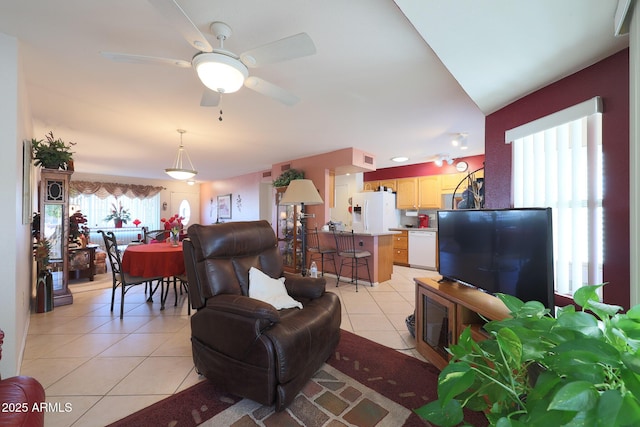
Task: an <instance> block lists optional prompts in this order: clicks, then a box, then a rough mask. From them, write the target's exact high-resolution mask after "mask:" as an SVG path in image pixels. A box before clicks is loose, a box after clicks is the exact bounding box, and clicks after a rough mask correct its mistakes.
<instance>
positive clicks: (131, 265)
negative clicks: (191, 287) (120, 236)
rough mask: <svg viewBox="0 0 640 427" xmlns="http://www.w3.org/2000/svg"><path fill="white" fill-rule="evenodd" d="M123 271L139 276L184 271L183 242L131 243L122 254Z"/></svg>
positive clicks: (163, 275) (168, 274)
mask: <svg viewBox="0 0 640 427" xmlns="http://www.w3.org/2000/svg"><path fill="white" fill-rule="evenodd" d="M122 271H124V272H125V273H129V274H130V275H132V276H137V277H172V276H178V275H180V274H183V273H184V257H183V255H182V242H180V245H178V246H177V247H173V246H171V244H169V243H154V244H149V245H129V246H128V247H127V249H126V250H125V251H124V254H123V255H122Z"/></svg>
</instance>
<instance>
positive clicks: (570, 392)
mask: <svg viewBox="0 0 640 427" xmlns="http://www.w3.org/2000/svg"><path fill="white" fill-rule="evenodd" d="M597 402H598V391H597V390H596V388H595V387H594V386H593V384H591V383H590V382H588V381H574V382H570V383H568V384H565V385H564V386H562V387H561V388H560V390H558V392H557V393H556V394H555V396H553V399H552V400H551V403H550V404H549V408H548V409H549V410H559V411H576V412H581V411H588V410H590V409H591V408H593V407H595V406H596V404H597Z"/></svg>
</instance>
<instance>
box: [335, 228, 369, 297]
mask: <svg viewBox="0 0 640 427" xmlns="http://www.w3.org/2000/svg"><path fill="white" fill-rule="evenodd" d="M333 235H334V237H335V239H336V249H337V250H338V255H340V257H342V263H341V264H340V272H339V273H338V282H337V283H336V286H338V283H340V276H341V275H342V267H343V266H344V264H345V263H349V262H350V263H351V283H353V282H354V280H355V282H356V292H358V266H360V265H365V266H366V267H367V277H368V278H369V283H370V284H371V286H373V282H372V281H371V272H370V271H369V260H368V257H370V256H371V252H369V251H365V250H362V249H356V236H355V234H353V230H351V232H336V231H335V230H334V231H333Z"/></svg>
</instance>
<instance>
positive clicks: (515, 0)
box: [0, 0, 628, 181]
mask: <svg viewBox="0 0 640 427" xmlns="http://www.w3.org/2000/svg"><path fill="white" fill-rule="evenodd" d="M177 2H178V3H179V4H180V5H181V6H182V8H183V9H184V11H185V12H186V13H187V14H188V15H189V16H190V17H191V19H192V21H193V22H194V23H195V25H196V26H197V27H198V28H199V29H200V31H201V32H202V33H203V34H205V35H206V36H207V37H208V38H209V41H210V43H211V44H212V45H213V46H217V43H216V42H215V40H214V37H213V36H212V35H211V34H210V33H209V30H208V28H209V24H210V23H211V22H212V21H215V20H219V21H224V22H226V23H227V24H229V25H230V26H231V28H232V29H233V34H232V36H231V38H230V39H229V40H227V41H226V42H225V48H226V49H228V50H231V51H233V52H235V53H241V52H243V51H245V50H247V49H249V48H252V47H256V46H259V45H262V44H264V43H267V42H271V41H274V40H277V39H280V38H283V37H286V36H289V35H293V34H297V33H299V32H306V33H308V34H309V35H310V37H311V38H312V39H313V41H314V43H315V45H316V49H317V53H316V54H315V55H313V56H309V57H305V58H299V59H295V60H291V61H287V62H282V63H278V64H271V65H267V66H265V67H262V68H257V69H252V70H251V71H250V74H252V75H256V76H258V77H261V78H263V79H265V80H268V81H270V82H272V83H275V84H277V85H279V86H281V87H283V88H286V89H287V90H289V91H291V92H292V93H294V94H295V95H297V96H298V97H300V98H301V101H300V102H299V103H298V104H296V105H295V106H293V107H287V106H284V105H282V104H280V103H278V102H277V101H274V100H272V99H270V98H267V97H265V96H263V95H260V94H258V93H256V92H254V91H251V90H249V89H246V88H243V89H240V91H239V92H237V93H234V94H229V95H226V96H224V97H223V101H222V109H223V121H222V122H220V121H218V117H219V114H218V108H204V107H200V106H199V103H200V96H201V94H202V90H203V86H202V84H201V83H200V82H199V80H198V79H197V77H196V75H195V72H194V71H193V70H192V69H189V68H188V69H183V68H177V67H175V68H174V67H171V66H165V65H141V64H127V63H119V62H112V61H109V60H107V59H105V58H103V57H102V56H101V55H100V54H99V52H100V51H114V52H123V53H133V54H143V55H150V56H159V57H169V58H177V59H185V60H190V59H191V57H192V56H193V55H194V54H195V53H196V51H195V50H194V49H193V48H192V47H191V46H190V45H189V44H188V43H187V42H186V41H185V40H184V39H183V38H182V36H181V35H180V34H179V33H178V32H177V31H176V30H175V29H174V27H173V26H171V24H170V23H169V22H168V21H167V20H166V19H165V18H164V17H163V16H162V15H161V14H160V13H159V12H158V11H157V10H156V9H155V8H154V7H153V6H152V5H151V4H150V3H149V2H147V1H146V0H110V1H99V0H56V1H51V0H11V1H9V0H1V2H0V32H2V33H5V34H7V35H10V36H13V37H16V38H18V39H19V41H20V48H21V49H20V51H21V58H22V64H23V71H24V76H25V79H26V87H27V92H28V96H29V103H30V107H31V110H32V114H33V118H34V129H35V136H36V137H38V138H43V137H44V135H45V133H47V132H49V131H50V130H52V131H53V132H54V135H55V136H56V137H60V138H62V139H64V140H65V141H73V142H76V143H77V145H76V146H75V147H74V150H75V152H76V153H75V156H74V159H75V167H76V170H77V171H80V172H87V173H99V174H107V175H118V176H131V177H142V178H153V179H165V178H166V175H165V174H164V172H163V170H164V168H166V167H170V165H171V164H172V162H173V161H174V158H175V154H176V151H177V147H178V143H179V134H178V133H177V132H176V129H178V128H182V129H185V130H186V131H187V133H186V134H185V135H184V143H185V146H186V148H187V150H188V152H189V153H190V155H191V158H192V160H193V163H194V165H195V167H196V168H197V169H198V170H199V174H198V176H197V178H198V180H199V181H205V180H215V179H222V178H228V177H233V176H238V175H242V174H246V173H251V172H257V171H262V170H266V169H270V168H271V165H272V164H273V163H278V162H283V161H287V160H292V159H296V158H300V157H306V156H311V155H315V154H320V153H324V152H329V151H333V150H337V149H341V148H345V147H356V148H359V149H362V150H365V151H367V152H369V153H372V154H374V155H375V156H376V159H377V164H378V167H388V166H393V165H396V164H393V162H391V161H390V160H389V159H390V158H391V157H393V156H396V155H406V156H408V157H409V158H410V160H409V162H408V163H420V162H425V161H429V160H431V159H433V158H434V157H435V156H436V155H438V154H440V153H443V154H449V155H451V156H452V157H459V156H466V155H475V154H481V153H483V152H484V116H485V114H488V113H491V112H493V111H496V110H497V109H499V108H501V107H503V106H505V105H507V104H509V103H510V102H512V101H514V100H516V99H518V98H520V97H522V96H523V95H526V94H527V93H530V92H532V91H534V90H536V89H538V88H540V87H543V86H545V85H547V84H548V83H550V82H552V81H555V80H558V79H560V78H562V77H564V76H566V75H569V74H572V73H574V72H576V71H578V70H580V69H582V68H584V67H585V66H588V65H590V64H593V63H595V62H597V61H598V60H600V59H602V58H604V57H606V56H608V55H610V54H612V53H615V52H617V51H619V50H620V49H622V48H624V47H626V46H628V39H627V37H621V38H616V37H614V36H613V17H614V13H615V9H616V5H617V1H616V0H562V1H558V0H537V1H535V2H532V1H527V0H447V1H443V0H420V1H418V0H395V2H394V1H391V0H349V1H344V0H324V1H313V0H278V1H271V2H266V1H263V0H216V1H212V0H177ZM403 12H404V13H403ZM416 30H417V31H416ZM425 41H426V42H425ZM434 52H435V53H434ZM436 55H437V56H436ZM458 132H465V133H468V135H469V136H468V141H469V149H468V150H467V151H466V152H461V151H459V150H457V149H454V148H453V147H452V146H451V145H450V142H449V141H450V139H451V136H452V135H453V134H455V133H458Z"/></svg>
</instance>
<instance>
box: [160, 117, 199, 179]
mask: <svg viewBox="0 0 640 427" xmlns="http://www.w3.org/2000/svg"><path fill="white" fill-rule="evenodd" d="M185 132H187V131H186V130H184V129H178V133H179V134H180V147H179V148H178V155H177V156H176V161H175V162H174V163H173V167H171V168H167V169H165V170H164V171H165V172H166V173H167V175H169V176H170V177H171V178H174V179H180V180H185V179H190V178H193V177H194V176H196V175H197V174H198V171H197V170H195V168H194V167H193V163H191V158H190V157H189V153H187V150H186V149H185V148H184V145H183V144H182V135H183V134H184V133H185ZM185 157H186V158H187V161H188V162H189V166H190V167H191V169H188V168H186V167H185V165H183V159H184V158H185Z"/></svg>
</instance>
